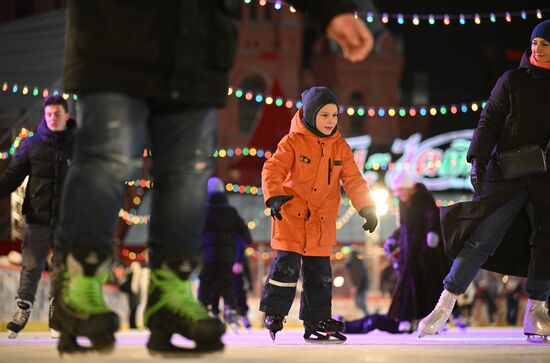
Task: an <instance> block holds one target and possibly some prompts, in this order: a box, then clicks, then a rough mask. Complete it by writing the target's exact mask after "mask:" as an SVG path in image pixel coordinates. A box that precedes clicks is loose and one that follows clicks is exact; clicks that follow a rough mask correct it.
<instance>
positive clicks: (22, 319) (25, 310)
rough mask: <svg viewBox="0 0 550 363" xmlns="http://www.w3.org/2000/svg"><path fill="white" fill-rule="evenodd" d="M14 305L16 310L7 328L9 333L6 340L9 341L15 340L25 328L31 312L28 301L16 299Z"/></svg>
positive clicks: (30, 304) (30, 305)
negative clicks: (8, 339)
mask: <svg viewBox="0 0 550 363" xmlns="http://www.w3.org/2000/svg"><path fill="white" fill-rule="evenodd" d="M16 305H17V309H16V310H15V313H14V314H13V317H12V318H11V321H10V322H9V323H8V326H7V328H8V331H9V332H10V334H9V335H8V338H10V339H14V338H17V335H18V334H19V332H20V331H21V330H23V328H25V325H27V321H29V317H30V316H31V311H32V302H30V301H27V300H21V299H17V300H16Z"/></svg>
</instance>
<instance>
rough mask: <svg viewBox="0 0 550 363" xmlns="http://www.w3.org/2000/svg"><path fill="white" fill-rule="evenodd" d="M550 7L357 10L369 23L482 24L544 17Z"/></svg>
mask: <svg viewBox="0 0 550 363" xmlns="http://www.w3.org/2000/svg"><path fill="white" fill-rule="evenodd" d="M548 11H549V9H542V10H541V9H534V10H520V11H504V12H491V13H482V14H480V13H471V14H401V13H398V14H389V13H381V14H374V13H372V12H357V13H356V14H355V16H356V17H358V18H362V19H364V20H365V21H366V22H367V23H372V22H374V20H375V17H376V19H378V20H380V21H381V22H382V23H384V24H388V23H389V22H390V21H394V22H396V23H397V24H399V25H405V24H412V25H415V26H417V25H421V24H428V25H437V24H443V25H451V24H459V25H468V24H475V25H480V24H482V23H488V24H494V23H496V22H497V20H498V19H504V21H505V22H506V23H511V22H512V20H513V19H518V20H527V19H528V18H529V17H532V18H537V19H542V14H543V13H547V12H548Z"/></svg>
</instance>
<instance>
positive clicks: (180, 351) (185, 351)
mask: <svg viewBox="0 0 550 363" xmlns="http://www.w3.org/2000/svg"><path fill="white" fill-rule="evenodd" d="M224 348H225V346H224V344H223V343H222V342H221V341H220V342H218V343H216V344H213V345H209V346H203V347H195V348H185V347H178V346H175V345H172V344H170V346H168V347H166V348H163V349H153V348H147V350H148V351H149V355H150V356H152V357H162V358H179V357H186V358H199V357H202V356H205V355H208V356H209V357H211V356H213V355H214V356H215V355H220V354H221V353H223V350H224Z"/></svg>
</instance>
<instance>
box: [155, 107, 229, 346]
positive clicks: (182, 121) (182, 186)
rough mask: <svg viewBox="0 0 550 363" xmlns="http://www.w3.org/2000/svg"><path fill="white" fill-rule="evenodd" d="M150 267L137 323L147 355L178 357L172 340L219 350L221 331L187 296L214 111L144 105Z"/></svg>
mask: <svg viewBox="0 0 550 363" xmlns="http://www.w3.org/2000/svg"><path fill="white" fill-rule="evenodd" d="M151 109H152V111H151V112H152V115H151V118H150V119H149V120H148V124H147V126H148V131H149V136H150V141H151V154H152V156H151V157H152V159H153V163H152V167H151V170H150V171H151V176H152V179H153V182H154V188H153V189H152V190H151V192H152V193H153V194H152V205H151V221H150V230H149V241H148V244H149V246H150V254H149V257H150V258H149V262H150V266H151V275H150V288H149V298H148V301H147V308H146V311H145V316H144V323H145V325H146V326H147V327H148V328H149V330H150V331H151V335H150V336H149V340H148V343H147V348H148V349H149V351H151V352H153V353H158V352H172V353H177V352H179V351H181V348H180V347H176V346H174V345H173V344H172V343H171V337H172V335H173V334H179V335H183V336H184V337H186V338H188V339H191V340H193V341H195V343H196V346H197V349H200V350H203V351H214V350H219V349H221V348H223V343H222V342H221V340H220V338H221V336H222V335H223V334H224V333H225V325H224V324H223V323H222V322H221V321H220V320H219V319H217V318H213V317H211V316H210V315H209V314H208V311H207V310H206V308H205V307H204V306H202V304H200V303H199V302H198V301H197V300H196V299H195V297H194V296H193V294H192V286H191V277H192V274H193V273H194V271H195V269H196V268H197V267H198V265H199V264H200V260H201V251H200V243H201V239H202V231H203V225H204V220H205V216H206V198H207V192H206V181H207V179H208V177H209V176H210V174H211V173H212V170H213V160H212V153H213V151H214V142H215V133H216V117H217V113H216V110H215V109H214V108H206V107H205V108H198V107H185V106H183V105H179V106H178V105H174V104H160V103H158V102H154V103H151Z"/></svg>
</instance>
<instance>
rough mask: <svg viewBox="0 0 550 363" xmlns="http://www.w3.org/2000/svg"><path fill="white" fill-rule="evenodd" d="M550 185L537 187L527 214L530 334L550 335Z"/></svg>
mask: <svg viewBox="0 0 550 363" xmlns="http://www.w3.org/2000/svg"><path fill="white" fill-rule="evenodd" d="M549 192H550V188H549V187H548V186H547V183H545V184H544V186H543V187H539V188H534V190H533V192H532V193H533V195H532V196H531V203H529V204H528V205H527V214H528V215H529V218H530V220H531V228H532V230H533V231H534V233H533V234H531V238H530V240H529V242H530V243H531V259H530V261H529V270H528V272H527V283H526V290H527V295H528V296H529V299H528V300H527V306H526V307H525V314H524V316H523V332H524V334H525V335H527V336H531V335H543V336H550V317H549V316H548V310H547V300H548V297H549V296H550V268H549V263H548V261H549V259H550V247H548V241H549V239H550V210H549V208H550V200H548V193H549Z"/></svg>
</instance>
